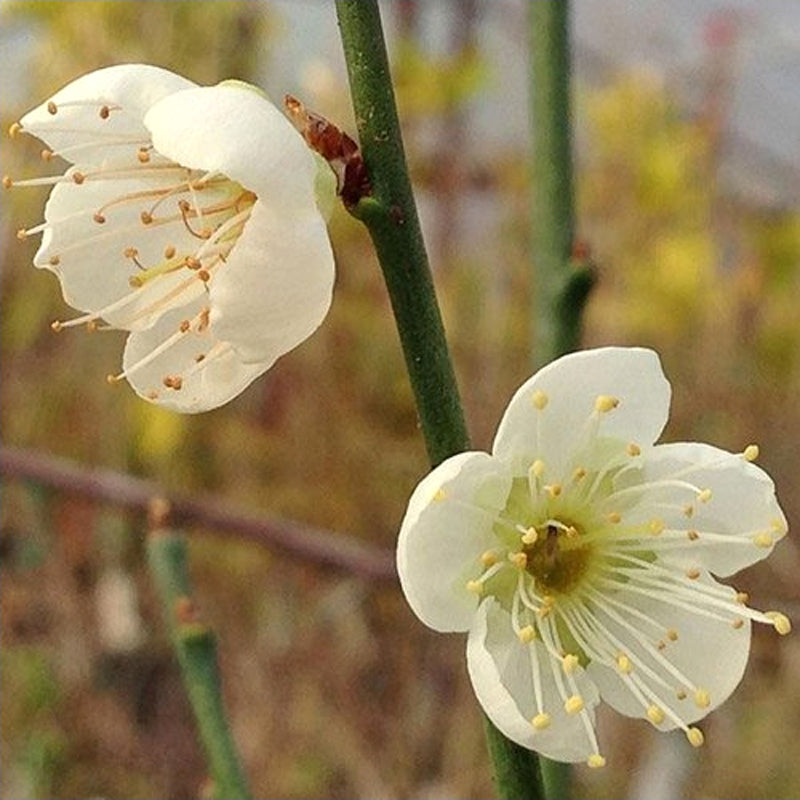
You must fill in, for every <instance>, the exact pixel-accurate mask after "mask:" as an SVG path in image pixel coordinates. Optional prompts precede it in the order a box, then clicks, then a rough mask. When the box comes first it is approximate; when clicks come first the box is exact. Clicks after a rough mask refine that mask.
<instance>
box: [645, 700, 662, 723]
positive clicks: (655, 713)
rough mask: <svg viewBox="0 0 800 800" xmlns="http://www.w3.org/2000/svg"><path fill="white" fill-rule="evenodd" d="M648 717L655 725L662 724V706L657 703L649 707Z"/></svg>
mask: <svg viewBox="0 0 800 800" xmlns="http://www.w3.org/2000/svg"><path fill="white" fill-rule="evenodd" d="M646 713H647V719H649V720H650V722H652V723H653V725H660V724H661V723H662V722H663V721H664V710H663V709H662V708H661V706H657V705H655V704H653V705H651V706H648V707H647V712H646Z"/></svg>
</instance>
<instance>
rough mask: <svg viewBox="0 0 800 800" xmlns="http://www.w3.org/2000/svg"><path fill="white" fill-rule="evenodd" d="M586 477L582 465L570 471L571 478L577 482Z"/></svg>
mask: <svg viewBox="0 0 800 800" xmlns="http://www.w3.org/2000/svg"><path fill="white" fill-rule="evenodd" d="M585 477H586V469H585V468H584V467H576V469H575V472H573V473H572V480H573V481H574V482H575V483H577V482H578V481H582V480H583V479H584V478H585Z"/></svg>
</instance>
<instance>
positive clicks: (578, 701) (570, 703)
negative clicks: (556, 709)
mask: <svg viewBox="0 0 800 800" xmlns="http://www.w3.org/2000/svg"><path fill="white" fill-rule="evenodd" d="M583 708H584V702H583V698H582V697H581V696H580V695H579V694H573V695H572V696H571V697H568V698H567V699H566V700H565V701H564V711H566V712H567V714H579V713H580V712H581V711H583Z"/></svg>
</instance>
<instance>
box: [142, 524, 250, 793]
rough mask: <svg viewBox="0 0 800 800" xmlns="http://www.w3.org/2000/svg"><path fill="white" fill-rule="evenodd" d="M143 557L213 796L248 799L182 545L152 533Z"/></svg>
mask: <svg viewBox="0 0 800 800" xmlns="http://www.w3.org/2000/svg"><path fill="white" fill-rule="evenodd" d="M147 558H148V562H149V564H150V571H151V573H152V575H153V579H154V581H155V583H156V586H157V588H158V593H159V596H160V598H161V602H162V605H163V607H164V616H165V618H166V620H167V623H168V626H169V629H170V635H171V638H172V643H173V645H174V647H175V651H176V653H177V656H178V663H179V664H180V667H181V674H182V676H183V683H184V686H185V687H186V693H187V694H188V696H189V703H190V704H191V706H192V711H193V712H194V716H195V721H196V722H197V727H198V731H199V733H200V739H201V740H202V742H203V747H204V749H205V752H206V758H207V761H208V765H209V771H210V773H211V779H212V781H213V796H214V797H215V798H218V799H219V800H223V799H224V800H231V799H232V798H236V799H237V800H238V798H249V797H250V796H251V795H250V791H249V789H248V788H247V782H246V780H245V777H244V773H243V772H242V768H241V766H240V764H239V756H238V754H237V752H236V748H235V746H234V744H233V739H232V737H231V732H230V727H229V726H228V720H227V716H226V714H225V707H224V705H223V702H222V691H221V681H220V675H219V668H218V665H217V644H216V638H215V636H214V633H213V631H212V630H211V629H210V628H209V627H208V626H207V625H205V624H203V623H202V622H199V621H197V620H196V619H195V617H194V612H193V610H192V606H191V600H190V598H191V586H190V583H189V573H188V570H187V567H186V541H185V539H184V537H183V536H181V535H179V534H177V533H174V532H172V531H165V530H158V531H156V532H154V533H151V534H150V536H149V537H148V540H147Z"/></svg>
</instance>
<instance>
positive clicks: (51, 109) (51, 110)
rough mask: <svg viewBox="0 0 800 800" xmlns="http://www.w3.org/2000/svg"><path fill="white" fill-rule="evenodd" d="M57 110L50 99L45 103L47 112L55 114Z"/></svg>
mask: <svg viewBox="0 0 800 800" xmlns="http://www.w3.org/2000/svg"><path fill="white" fill-rule="evenodd" d="M57 111H58V106H57V105H56V104H55V103H54V102H53V101H52V100H51V101H50V102H49V103H48V104H47V113H48V114H55V113H56V112H57Z"/></svg>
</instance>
